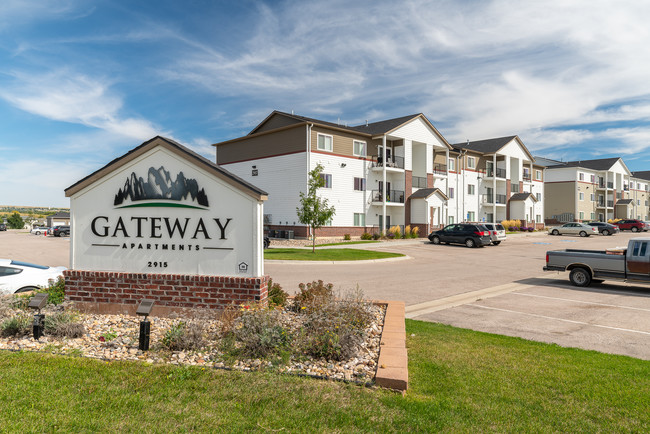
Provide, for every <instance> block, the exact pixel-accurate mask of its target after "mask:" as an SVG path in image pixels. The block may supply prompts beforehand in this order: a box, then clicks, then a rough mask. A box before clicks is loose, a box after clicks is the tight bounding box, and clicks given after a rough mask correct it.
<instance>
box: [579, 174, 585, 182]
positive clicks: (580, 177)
mask: <svg viewBox="0 0 650 434" xmlns="http://www.w3.org/2000/svg"><path fill="white" fill-rule="evenodd" d="M578 179H579V180H580V181H584V180H585V174H584V173H582V172H579V173H578Z"/></svg>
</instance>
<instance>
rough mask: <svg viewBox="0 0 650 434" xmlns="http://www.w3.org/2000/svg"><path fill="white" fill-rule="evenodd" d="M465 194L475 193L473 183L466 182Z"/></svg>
mask: <svg viewBox="0 0 650 434" xmlns="http://www.w3.org/2000/svg"><path fill="white" fill-rule="evenodd" d="M467 194H469V195H474V194H476V186H475V185H474V184H467Z"/></svg>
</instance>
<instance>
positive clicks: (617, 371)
mask: <svg viewBox="0 0 650 434" xmlns="http://www.w3.org/2000/svg"><path fill="white" fill-rule="evenodd" d="M406 325H407V345H408V347H409V370H410V371H409V378H410V381H411V383H410V390H409V391H408V392H407V395H406V396H405V397H402V396H401V395H399V394H396V393H393V392H389V391H385V390H371V389H366V388H362V387H359V386H355V385H349V384H344V383H335V382H326V381H318V380H311V379H306V378H300V377H293V376H289V375H277V374H274V373H271V372H256V373H241V372H231V371H214V370H211V369H205V370H203V369H201V368H192V367H177V366H150V365H147V364H144V363H132V362H114V363H106V362H101V361H97V360H90V359H84V358H74V357H65V356H52V355H50V354H36V353H12V352H0V382H1V383H2V385H3V386H2V392H3V393H1V394H0V408H2V409H3V411H2V412H0V426H2V430H3V431H6V432H42V431H48V432H49V431H141V432H163V431H164V432H169V431H180V432H186V431H203V432H213V431H226V430H227V431H234V432H242V431H251V430H256V431H262V430H264V431H278V430H283V431H285V430H286V431H289V432H305V431H308V432H312V431H317V432H376V431H381V432H395V431H433V432H437V431H446V432H450V431H451V432H477V431H497V432H521V431H525V432H531V431H532V432H596V431H600V432H632V431H634V432H648V431H649V430H650V413H649V412H648V411H647V409H648V408H650V395H649V394H648V393H647V391H648V390H650V362H648V361H643V360H638V359H633V358H630V357H624V356H615V355H608V354H602V353H597V352H593V351H584V350H578V349H568V348H561V347H558V346H555V345H548V344H542V343H536V342H530V341H526V340H523V339H518V338H511V337H506V336H498V335H491V334H486V333H479V332H473V331H470V330H463V329H457V328H453V327H449V326H444V325H439V324H431V323H424V322H419V321H411V320H407V324H406ZM411 334H414V336H411Z"/></svg>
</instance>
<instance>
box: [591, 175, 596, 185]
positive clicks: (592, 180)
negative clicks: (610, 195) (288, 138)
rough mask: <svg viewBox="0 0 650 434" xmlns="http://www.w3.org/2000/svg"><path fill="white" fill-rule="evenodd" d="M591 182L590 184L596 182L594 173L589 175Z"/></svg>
mask: <svg viewBox="0 0 650 434" xmlns="http://www.w3.org/2000/svg"><path fill="white" fill-rule="evenodd" d="M591 183H592V184H595V183H596V175H591Z"/></svg>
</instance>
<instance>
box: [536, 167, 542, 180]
mask: <svg viewBox="0 0 650 434" xmlns="http://www.w3.org/2000/svg"><path fill="white" fill-rule="evenodd" d="M535 180H536V181H541V180H542V171H541V170H536V171H535Z"/></svg>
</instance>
